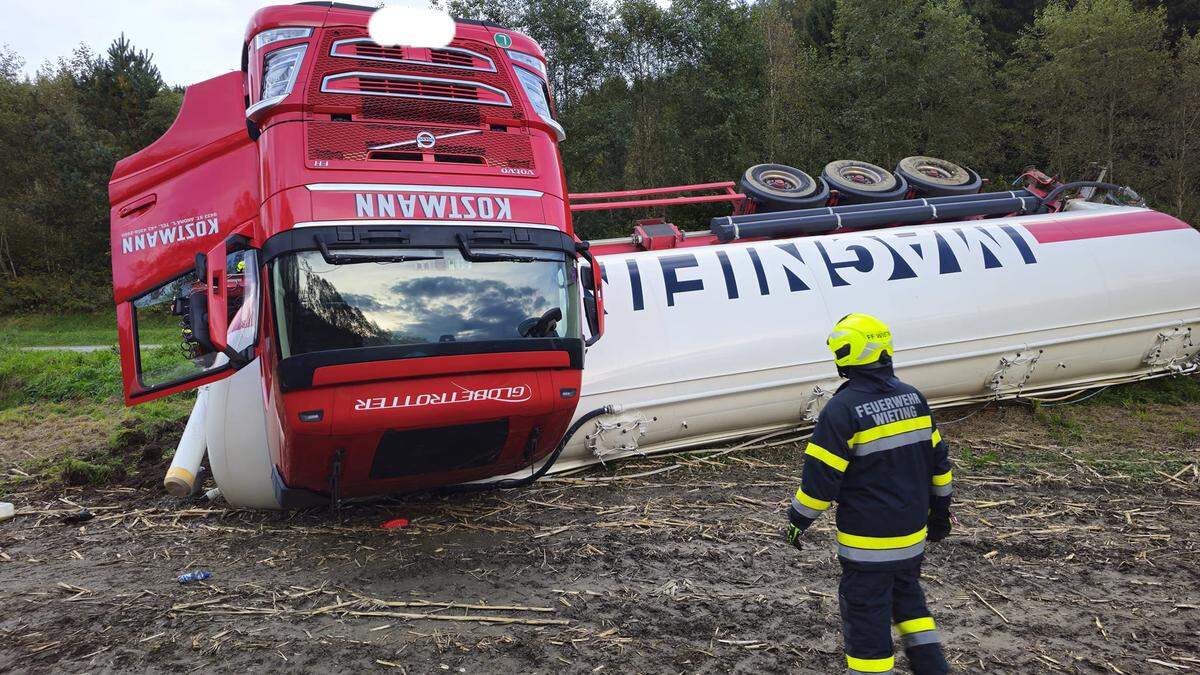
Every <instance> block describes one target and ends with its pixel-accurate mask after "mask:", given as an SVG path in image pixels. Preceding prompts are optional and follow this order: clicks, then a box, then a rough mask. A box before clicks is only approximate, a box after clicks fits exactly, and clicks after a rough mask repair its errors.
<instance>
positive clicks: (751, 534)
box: [0, 405, 1200, 674]
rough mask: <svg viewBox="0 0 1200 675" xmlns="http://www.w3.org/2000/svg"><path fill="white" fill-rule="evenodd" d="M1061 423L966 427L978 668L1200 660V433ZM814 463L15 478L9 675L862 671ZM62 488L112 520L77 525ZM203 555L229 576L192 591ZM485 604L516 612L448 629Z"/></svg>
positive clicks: (969, 644)
mask: <svg viewBox="0 0 1200 675" xmlns="http://www.w3.org/2000/svg"><path fill="white" fill-rule="evenodd" d="M1197 408H1198V406H1196V405H1191V406H1190V407H1186V406H1185V407H1182V408H1180V409H1178V410H1172V411H1171V412H1170V413H1169V414H1170V415H1171V416H1178V417H1179V419H1182V420H1185V421H1186V420H1188V419H1195V418H1196V417H1197V412H1198V410H1197ZM1107 410H1108V409H1107V408H1104V407H1096V408H1088V409H1082V411H1081V412H1080V413H1072V414H1080V415H1084V416H1085V417H1086V416H1087V415H1093V416H1096V415H1101V416H1103V415H1105V414H1108V413H1106V411H1107ZM1114 414H1123V413H1120V412H1117V413H1114ZM1180 424H1183V422H1181V423H1180ZM1039 425H1040V426H1039ZM1043 427H1046V425H1045V424H1043V423H1042V422H1039V421H1037V420H1035V419H1034V417H1033V415H1032V414H1031V413H1029V412H1028V411H1025V410H1022V409H1007V408H1006V409H1003V410H1001V411H996V410H988V411H986V412H984V413H983V414H980V415H978V416H977V417H974V418H973V419H971V420H970V421H969V422H967V423H964V424H961V425H958V426H954V427H951V428H947V430H946V436H947V437H948V438H949V440H951V442H952V443H954V444H955V447H956V450H955V454H956V455H957V456H958V458H959V460H960V466H959V468H958V469H957V470H956V484H957V486H958V494H957V499H958V505H957V508H956V514H957V516H958V518H959V520H960V521H961V522H960V524H959V526H958V527H957V528H956V530H955V532H954V534H953V535H952V537H951V539H949V540H947V541H946V542H943V543H942V544H940V545H935V546H932V550H931V552H930V554H929V555H928V558H927V563H926V567H925V576H926V581H925V584H926V590H927V593H928V594H929V596H930V600H931V607H932V608H933V610H934V613H935V616H936V618H937V619H938V622H939V625H940V627H941V628H942V630H943V633H944V635H945V638H946V640H947V641H948V652H949V656H950V657H951V660H952V662H953V663H954V664H956V672H963V673H966V672H990V673H1035V672H1037V673H1041V672H1065V673H1099V672H1116V673H1130V674H1132V673H1156V672H1170V673H1176V672H1195V671H1200V591H1198V590H1197V588H1198V582H1200V559H1198V558H1197V557H1196V556H1197V553H1198V552H1200V540H1198V539H1200V538H1198V536H1197V534H1196V532H1197V529H1198V527H1200V508H1198V507H1200V475H1197V469H1196V468H1195V463H1196V461H1197V460H1198V459H1200V451H1198V450H1196V449H1195V448H1194V446H1195V444H1196V443H1195V440H1194V435H1193V434H1189V435H1188V436H1186V437H1185V438H1187V439H1191V440H1190V441H1181V440H1180V438H1178V437H1169V436H1170V434H1166V433H1149V432H1147V434H1146V435H1144V436H1141V437H1132V436H1127V437H1122V436H1120V435H1119V434H1117V435H1114V438H1115V439H1116V440H1114V441H1113V442H1114V443H1123V442H1125V441H1128V444H1129V446H1131V448H1132V449H1133V451H1134V456H1135V457H1136V456H1138V453H1142V454H1141V456H1143V457H1147V458H1149V459H1146V460H1143V461H1145V462H1149V461H1152V460H1153V461H1154V462H1156V463H1155V464H1154V465H1153V467H1154V468H1153V469H1152V470H1149V471H1145V472H1144V473H1145V475H1141V474H1137V475H1134V474H1132V473H1131V472H1130V471H1129V470H1128V469H1129V468H1130V467H1133V468H1135V469H1137V468H1138V467H1139V465H1137V464H1136V462H1137V461H1138V460H1136V459H1132V460H1121V462H1122V463H1119V464H1113V465H1106V464H1104V463H1103V461H1101V462H1099V463H1097V462H1095V461H1089V460H1091V459H1093V458H1094V453H1095V452H1096V451H1097V446H1096V445H1095V443H1097V442H1098V441H1095V440H1094V439H1090V438H1089V440H1088V442H1087V443H1086V444H1085V447H1086V450H1084V449H1080V448H1079V447H1074V446H1073V444H1072V443H1071V442H1069V440H1070V439H1063V438H1056V437H1055V435H1054V428H1053V427H1054V425H1053V424H1051V425H1049V427H1047V428H1043ZM1181 428H1182V427H1181ZM1047 429H1048V430H1047ZM1114 447H1117V446H1114ZM1126 452H1129V451H1126ZM964 455H966V456H964ZM798 456H799V450H798V448H797V447H796V446H795V445H794V444H791V443H789V444H786V445H780V446H776V447H768V448H759V449H756V450H751V451H747V452H742V453H738V454H730V455H725V456H723V457H720V458H718V459H715V460H714V459H702V458H697V457H696V456H692V457H688V458H681V457H667V458H660V459H652V460H645V461H642V462H639V463H636V464H635V463H626V464H623V465H620V466H618V467H616V469H615V472H614V473H606V472H592V473H589V474H584V475H582V476H581V478H582V479H586V480H580V479H574V480H562V479H560V480H559V481H557V482H546V483H541V484H539V485H538V486H537V487H536V488H533V489H526V490H523V491H519V492H510V493H505V494H498V495H496V494H493V495H485V496H475V497H459V498H453V499H446V500H426V501H415V502H407V503H396V504H391V505H388V506H373V507H359V508H354V509H351V510H349V511H348V512H347V513H346V514H345V522H343V523H341V524H338V523H336V522H334V521H333V520H331V519H330V518H329V516H328V515H327V514H325V513H305V514H292V515H278V514H261V513H246V512H231V511H226V510H224V509H222V508H220V507H217V506H209V505H199V506H196V507H195V508H191V509H186V508H180V507H178V506H177V505H176V504H174V503H173V502H171V501H169V500H167V499H165V498H162V497H160V496H158V495H159V493H158V491H157V489H155V488H154V487H153V486H152V483H153V482H155V481H157V480H159V477H160V476H161V474H156V475H150V476H149V477H148V478H149V479H148V480H146V481H145V483H144V485H145V486H144V487H119V488H109V489H107V490H100V491H97V490H94V489H86V490H79V489H73V490H71V491H68V492H65V493H64V492H58V493H53V494H51V493H46V492H35V493H28V494H17V495H14V496H12V497H11V500H12V501H16V502H17V503H18V508H19V509H20V510H21V511H23V512H30V511H33V512H37V513H36V514H32V515H24V516H20V517H18V518H17V519H16V520H14V521H10V522H8V523H4V524H0V578H2V579H3V585H2V587H0V607H3V610H2V612H3V615H2V616H0V671H17V672H59V671H116V670H119V671H129V670H137V671H143V670H149V671H173V672H178V671H192V670H197V671H210V670H224V671H235V672H245V671H249V670H252V669H258V670H261V669H264V668H270V669H271V670H272V671H277V670H288V671H301V670H314V671H315V670H322V671H349V670H369V669H380V670H382V669H389V668H395V669H398V670H404V671H407V672H413V673H423V672H444V671H447V670H448V671H450V672H498V671H499V672H531V671H537V672H558V671H569V672H594V671H597V670H601V669H603V671H605V672H631V671H639V672H647V671H650V672H727V671H738V672H790V673H797V672H798V673H832V672H841V668H842V664H844V661H842V656H841V640H840V635H839V621H838V618H837V603H836V598H835V596H834V593H835V592H836V580H837V572H838V565H837V563H836V560H835V558H834V556H833V552H832V545H831V530H830V522H829V520H828V519H826V520H824V521H823V522H821V523H820V524H819V525H818V526H817V528H816V530H815V531H814V532H810V533H809V536H808V539H807V549H806V550H805V551H804V552H803V553H800V554H796V553H795V552H794V551H792V550H791V549H789V548H787V547H785V546H784V545H783V544H782V543H781V532H782V528H781V522H782V513H783V508H784V505H785V500H786V498H787V497H788V496H789V493H790V491H791V490H792V489H794V486H795V484H796V482H797V481H798V479H799V473H798V472H799V463H798ZM1122 456H1125V455H1122ZM1054 458H1057V459H1054ZM1159 459H1162V464H1161V467H1164V468H1165V471H1164V473H1166V472H1167V471H1169V472H1170V473H1176V471H1177V472H1178V473H1176V475H1175V477H1174V478H1170V477H1167V476H1161V477H1160V476H1158V474H1157V471H1159V470H1160V469H1159V468H1158V467H1159V466H1160V465H1159V464H1158V463H1157V462H1158V460H1159ZM1114 461H1115V460H1114ZM1131 462H1132V463H1131ZM675 465H679V466H678V468H675V469H672V470H669V471H662V472H659V473H655V474H653V475H649V476H642V477H635V478H624V479H618V480H612V478H613V477H615V476H617V475H626V476H627V475H631V474H640V473H645V472H648V471H652V470H656V469H663V468H667V467H671V466H675ZM1145 468H1146V467H1145V466H1141V469H1145ZM1139 470H1140V469H1139ZM1167 475H1168V476H1169V475H1170V474H1169V473H1168V474H1167ZM597 479H599V480H597ZM60 497H61V498H62V499H66V500H71V501H72V502H74V503H77V504H82V505H86V506H88V507H89V508H91V509H92V510H93V512H94V513H95V514H96V518H95V519H94V520H92V521H91V522H88V523H86V524H84V525H82V526H81V525H65V524H63V523H61V522H60V520H59V518H60V516H61V515H62V514H63V513H66V512H69V511H71V510H73V507H72V506H69V505H68V504H66V503H64V502H63V501H61V500H60V499H59V498H60ZM398 517H406V518H409V519H411V525H410V526H409V527H408V528H406V529H396V530H383V529H381V528H380V527H379V526H380V524H381V523H382V522H384V521H386V520H388V519H391V518H398ZM193 569H202V570H210V571H212V572H213V573H214V576H213V578H212V579H211V580H210V581H208V582H205V583H197V584H190V585H186V586H181V585H179V584H177V583H175V581H174V576H175V575H176V574H178V573H180V572H183V571H188V570H193ZM385 603H391V604H385ZM446 603H457V604H461V605H469V607H458V606H454V607H447V606H445V604H446ZM484 604H486V605H490V606H491V607H487V608H481V607H479V605H484ZM414 615H415V616H414ZM462 616H477V617H478V616H484V617H488V618H489V619H488V620H489V621H496V622H497V623H481V622H479V621H475V620H471V621H457V620H436V619H433V618H430V617H441V618H442V619H451V618H452V617H462ZM506 619H513V620H517V621H520V622H522V623H512V624H505V623H498V622H499V621H503V620H506ZM538 622H542V623H543V624H544V625H535V624H537V623H538Z"/></svg>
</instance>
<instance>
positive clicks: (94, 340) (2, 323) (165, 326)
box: [0, 310, 180, 347]
mask: <svg viewBox="0 0 1200 675" xmlns="http://www.w3.org/2000/svg"><path fill="white" fill-rule="evenodd" d="M138 330H139V332H140V334H141V338H142V343H143V344H175V343H177V342H179V330H180V329H179V323H178V319H176V318H175V317H171V316H164V315H149V316H146V317H144V318H142V319H140V320H139V325H138ZM115 344H117V316H116V310H109V311H106V312H96V313H94V314H25V315H17V316H5V317H0V346H6V347H62V346H76V345H77V346H90V345H115Z"/></svg>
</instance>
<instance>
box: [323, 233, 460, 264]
mask: <svg viewBox="0 0 1200 675" xmlns="http://www.w3.org/2000/svg"><path fill="white" fill-rule="evenodd" d="M313 239H315V240H316V242H317V248H318V249H320V250H321V257H322V258H324V259H325V262H326V263H328V264H330V265H357V264H359V263H401V262H413V261H417V260H441V259H442V257H441V256H437V255H370V254H368V255H340V254H337V253H330V252H329V246H328V245H327V244H326V243H325V240H324V239H322V238H320V237H313Z"/></svg>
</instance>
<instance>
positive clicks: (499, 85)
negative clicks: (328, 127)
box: [307, 27, 526, 127]
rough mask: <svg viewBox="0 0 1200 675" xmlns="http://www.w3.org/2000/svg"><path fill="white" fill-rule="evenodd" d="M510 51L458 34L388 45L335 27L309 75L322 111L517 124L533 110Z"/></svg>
mask: <svg viewBox="0 0 1200 675" xmlns="http://www.w3.org/2000/svg"><path fill="white" fill-rule="evenodd" d="M501 63H504V61H503V53H502V52H501V51H500V50H499V49H498V48H496V47H494V46H493V45H491V44H488V43H483V42H475V41H458V42H455V43H453V44H451V45H450V46H448V47H446V48H445V49H414V48H408V47H381V46H379V45H377V44H375V43H374V42H372V41H371V39H370V38H369V37H367V35H366V31H364V30H363V29H361V28H351V27H343V28H333V29H330V30H327V31H326V33H325V38H324V39H323V40H322V43H321V49H319V50H318V51H317V60H316V63H315V64H314V65H313V77H312V78H311V79H310V80H309V85H308V87H309V89H308V95H307V98H308V104H309V106H310V107H311V110H312V111H313V112H314V113H318V114H320V113H325V112H328V113H336V114H346V113H350V114H352V115H354V116H356V118H361V119H367V120H380V121H386V120H396V121H403V122H419V123H425V122H429V123H434V124H445V125H458V126H472V127H480V126H486V125H488V124H489V123H491V124H511V123H512V121H513V120H523V119H525V118H526V113H525V111H524V110H523V109H522V108H523V107H522V106H521V105H520V104H519V101H520V99H519V98H517V97H516V94H515V92H516V91H517V90H516V88H515V86H516V85H515V84H514V80H513V77H512V74H511V73H508V72H506V70H505V69H503V68H499V67H498V64H501Z"/></svg>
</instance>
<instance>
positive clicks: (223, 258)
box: [193, 234, 259, 368]
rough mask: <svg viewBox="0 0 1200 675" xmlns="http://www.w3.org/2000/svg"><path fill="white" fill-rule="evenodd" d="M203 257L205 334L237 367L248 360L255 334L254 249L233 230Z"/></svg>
mask: <svg viewBox="0 0 1200 675" xmlns="http://www.w3.org/2000/svg"><path fill="white" fill-rule="evenodd" d="M205 257H206V261H205V267H206V268H207V269H206V270H205V275H204V276H203V277H201V278H203V279H205V280H206V285H205V293H206V295H207V302H206V303H204V304H205V305H206V307H207V314H208V316H207V321H206V322H205V323H206V325H207V328H208V335H207V336H206V337H207V339H208V341H209V343H210V344H212V346H213V348H214V350H215V351H219V352H222V353H224V354H225V355H226V356H227V357H229V360H230V361H231V362H232V363H233V364H234V367H235V368H240V367H241V366H243V365H245V364H246V363H248V362H249V361H250V358H251V356H252V353H253V349H254V341H255V338H256V337H257V334H258V303H259V283H258V251H257V250H256V249H253V248H251V247H250V240H249V239H248V238H246V237H244V236H242V235H237V234H235V235H232V236H230V237H229V238H228V239H225V240H222V241H221V242H220V243H218V244H217V245H216V246H214V247H213V248H212V250H210V251H209V252H208V255H207V256H205ZM197 266H198V267H199V256H197ZM198 271H199V270H198ZM193 304H197V303H193Z"/></svg>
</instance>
